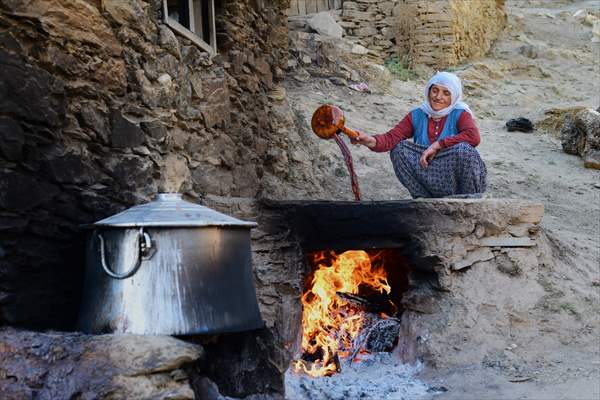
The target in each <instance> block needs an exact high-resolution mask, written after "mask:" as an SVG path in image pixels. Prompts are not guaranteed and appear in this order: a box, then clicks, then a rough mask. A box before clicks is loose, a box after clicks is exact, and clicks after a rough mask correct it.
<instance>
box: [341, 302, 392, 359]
mask: <svg viewBox="0 0 600 400" xmlns="http://www.w3.org/2000/svg"><path fill="white" fill-rule="evenodd" d="M399 333H400V320H399V319H397V318H382V317H380V316H378V315H375V314H368V315H367V316H365V322H364V324H363V329H362V331H361V334H360V335H359V336H358V337H357V338H356V339H355V340H354V343H353V345H352V348H353V351H352V354H351V355H350V357H349V358H348V364H351V363H352V362H353V361H354V360H355V359H356V356H358V354H359V353H360V352H361V351H368V352H373V353H375V352H384V351H388V352H389V351H392V350H393V349H394V347H395V346H396V344H398V334H399Z"/></svg>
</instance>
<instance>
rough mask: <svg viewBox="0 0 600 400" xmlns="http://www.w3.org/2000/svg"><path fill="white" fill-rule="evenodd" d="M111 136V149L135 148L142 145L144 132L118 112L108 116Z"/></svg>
mask: <svg viewBox="0 0 600 400" xmlns="http://www.w3.org/2000/svg"><path fill="white" fill-rule="evenodd" d="M110 123H111V127H112V129H111V134H110V142H111V145H112V146H113V147H118V148H123V147H136V146H139V145H141V144H142V143H144V132H143V131H142V130H141V129H140V127H139V126H137V125H136V124H134V123H133V122H130V121H129V120H127V119H126V118H125V117H123V114H121V111H119V110H113V111H112V112H111V114H110Z"/></svg>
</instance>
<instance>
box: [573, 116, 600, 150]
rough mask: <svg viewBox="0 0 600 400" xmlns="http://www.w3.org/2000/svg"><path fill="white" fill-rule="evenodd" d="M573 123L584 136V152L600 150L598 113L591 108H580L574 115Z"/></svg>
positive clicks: (599, 119) (599, 118) (599, 117)
mask: <svg viewBox="0 0 600 400" xmlns="http://www.w3.org/2000/svg"><path fill="white" fill-rule="evenodd" d="M575 125H576V126H577V128H578V129H579V130H580V131H581V132H583V134H584V135H585V137H586V140H585V142H586V143H585V150H584V152H585V151H587V150H589V149H595V150H600V113H599V112H598V111H596V110H592V109H591V108H587V109H584V110H581V111H580V112H578V113H577V114H576V115H575Z"/></svg>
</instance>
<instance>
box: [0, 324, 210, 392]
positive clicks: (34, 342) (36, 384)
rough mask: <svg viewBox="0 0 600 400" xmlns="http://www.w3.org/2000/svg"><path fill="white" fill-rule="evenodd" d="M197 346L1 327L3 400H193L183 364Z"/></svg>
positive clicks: (164, 339)
mask: <svg viewBox="0 0 600 400" xmlns="http://www.w3.org/2000/svg"><path fill="white" fill-rule="evenodd" d="M203 354H204V350H203V348H202V347H201V346H200V345H196V344H191V343H187V342H183V341H181V340H178V339H175V338H172V337H170V336H141V335H99V336H93V335H83V334H78V333H64V332H49V333H39V332H30V331H22V330H16V329H12V328H7V329H6V328H5V329H0V393H2V395H3V396H6V397H3V398H8V399H12V398H14V399H29V398H55V399H58V398H61V399H62V398H65V399H66V398H69V399H70V398H86V399H87V398H106V397H107V396H109V397H110V398H111V399H133V398H136V399H140V398H144V399H149V398H153V399H166V398H177V399H181V400H185V399H190V400H191V399H194V392H193V391H192V388H191V387H190V385H189V384H188V377H187V374H186V372H185V371H184V370H183V369H182V368H183V367H184V366H185V365H186V364H189V363H192V362H195V361H196V360H198V359H200V358H202V357H203Z"/></svg>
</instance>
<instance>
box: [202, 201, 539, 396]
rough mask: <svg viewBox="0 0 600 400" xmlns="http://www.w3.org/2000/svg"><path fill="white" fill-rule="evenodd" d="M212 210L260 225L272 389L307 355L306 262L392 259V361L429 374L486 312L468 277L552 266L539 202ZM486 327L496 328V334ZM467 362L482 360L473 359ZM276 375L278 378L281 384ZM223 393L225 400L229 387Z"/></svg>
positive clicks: (225, 206) (250, 205) (256, 238)
mask: <svg viewBox="0 0 600 400" xmlns="http://www.w3.org/2000/svg"><path fill="white" fill-rule="evenodd" d="M210 204H211V205H212V206H213V207H215V208H217V209H220V210H221V211H227V212H229V213H232V214H234V215H236V216H238V217H240V218H246V219H254V220H256V221H257V222H258V223H259V226H258V228H257V229H256V230H254V232H253V253H254V256H253V259H254V265H255V274H256V276H255V282H256V285H257V292H258V299H259V304H260V306H261V312H262V315H263V319H264V320H265V322H266V323H267V328H268V329H267V331H268V334H267V336H263V337H262V338H261V339H260V340H259V341H258V342H259V343H262V344H263V345H264V344H265V343H267V345H266V347H265V348H264V349H266V348H269V349H270V350H269V351H268V354H269V355H268V357H267V359H268V362H267V364H268V365H270V366H271V370H270V375H269V381H270V383H271V384H273V383H274V382H278V387H284V386H285V385H284V382H283V380H284V376H283V372H284V371H286V370H288V368H289V367H290V363H291V362H292V361H293V359H294V358H297V357H298V355H299V354H300V353H301V352H300V337H301V329H302V304H301V301H300V299H301V297H302V294H303V293H304V291H305V290H306V280H307V277H309V276H310V274H311V265H310V263H309V261H308V260H309V256H310V255H311V254H314V252H315V251H317V250H336V251H338V252H341V251H344V250H349V249H354V250H366V251H368V252H370V253H371V254H373V251H378V252H383V253H385V254H386V257H387V258H391V260H392V262H391V263H390V265H389V269H388V271H389V272H391V275H388V278H389V280H390V281H391V282H393V284H394V285H395V287H396V289H397V293H396V298H395V299H394V300H395V301H397V302H398V304H397V306H398V308H400V309H401V311H402V312H401V313H399V314H398V317H399V319H400V327H399V332H398V334H397V338H396V339H397V340H396V341H395V343H394V344H395V346H394V349H393V356H394V357H397V359H398V360H401V361H402V362H407V363H414V362H416V361H417V360H421V361H423V362H425V363H426V364H427V365H431V366H435V365H447V363H449V362H450V363H451V361H450V360H449V359H448V355H447V352H448V346H449V343H453V344H454V345H455V347H456V348H458V347H457V346H460V345H462V344H461V343H460V341H461V340H462V339H460V331H461V330H463V329H464V328H460V327H459V326H457V324H458V325H460V324H461V323H463V322H460V321H464V316H463V315H462V312H464V311H466V310H470V309H471V308H473V307H475V308H477V307H481V305H480V304H479V303H480V301H481V300H479V299H477V300H476V299H475V298H472V299H471V300H469V299H470V296H472V295H471V294H470V289H469V288H468V287H467V286H468V285H470V284H472V283H469V282H472V279H473V278H470V276H479V277H477V278H474V279H476V280H478V279H481V281H482V282H485V278H483V277H482V276H480V275H479V274H484V276H485V274H490V273H494V274H495V273H498V272H500V274H501V275H504V276H506V277H507V278H508V279H509V280H510V279H511V277H517V276H522V275H528V274H531V273H532V270H533V269H535V268H538V267H539V266H543V265H548V264H549V263H550V262H551V260H549V259H548V258H547V254H548V253H549V251H548V247H547V246H548V243H547V241H546V239H545V237H544V236H543V235H542V236H541V235H540V234H539V227H538V224H539V222H540V220H541V217H542V215H543V207H542V206H541V205H539V204H535V203H529V202H522V201H517V200H452V199H442V200H418V201H390V202H343V201H342V202H336V201H262V202H256V201H250V200H241V199H237V200H233V201H232V200H226V199H219V198H211V199H210ZM486 270H489V272H486ZM394 273H395V276H394ZM465 285H467V286H465ZM482 285H484V286H485V283H482ZM489 290H490V292H494V291H496V290H502V288H489ZM473 293H476V291H475V292H473ZM506 295H507V294H506V293H504V294H503V295H498V296H499V297H502V296H506ZM468 312H470V311H468ZM499 318H500V317H499ZM495 323H496V322H495V321H493V317H492V318H491V320H490V321H485V322H484V323H482V325H481V326H480V327H479V329H491V330H494V329H496V328H495V327H494V324H495ZM487 324H491V325H490V326H489V328H488V325H487ZM457 341H458V342H457ZM467 353H468V352H467ZM247 354H248V353H247ZM468 357H473V359H476V357H477V356H476V355H475V353H474V352H473V353H471V354H470V355H468ZM263 373H264V371H263ZM273 374H276V375H277V374H278V375H279V378H277V379H274V378H273V376H274V375H273ZM215 381H218V379H215ZM257 381H258V380H257ZM221 382H224V381H223V380H221ZM219 388H220V389H221V388H222V386H221V385H219ZM238 389H239V388H238ZM246 393H248V392H246ZM224 394H228V392H227V389H226V388H225V392H224ZM237 394H238V395H239V394H240V392H237ZM229 395H234V392H229ZM309 397H310V396H309Z"/></svg>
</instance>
